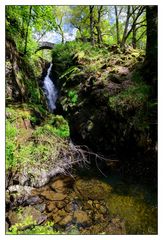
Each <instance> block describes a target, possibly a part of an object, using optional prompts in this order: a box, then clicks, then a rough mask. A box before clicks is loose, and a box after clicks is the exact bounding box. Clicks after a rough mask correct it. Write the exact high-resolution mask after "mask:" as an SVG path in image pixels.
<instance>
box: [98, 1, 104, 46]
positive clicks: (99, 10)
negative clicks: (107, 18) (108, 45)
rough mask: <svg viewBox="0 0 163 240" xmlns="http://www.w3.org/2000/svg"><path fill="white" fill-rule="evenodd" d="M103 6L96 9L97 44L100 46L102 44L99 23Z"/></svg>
mask: <svg viewBox="0 0 163 240" xmlns="http://www.w3.org/2000/svg"><path fill="white" fill-rule="evenodd" d="M102 8H103V6H100V7H99V8H98V17H97V26H96V29H97V42H98V44H99V45H100V44H101V42H102V35H101V28H100V23H101V11H102Z"/></svg>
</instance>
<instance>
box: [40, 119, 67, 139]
mask: <svg viewBox="0 0 163 240" xmlns="http://www.w3.org/2000/svg"><path fill="white" fill-rule="evenodd" d="M46 122H47V123H46V124H44V125H43V126H40V127H37V129H36V131H35V134H36V135H37V136H39V134H44V133H48V134H52V135H54V136H59V137H63V138H66V137H69V136H70V130H69V125H68V122H67V121H66V120H65V119H64V118H63V117H62V116H60V115H56V116H52V117H50V118H49V119H48V120H47V121H46Z"/></svg>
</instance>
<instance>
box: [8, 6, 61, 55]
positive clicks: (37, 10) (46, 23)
mask: <svg viewBox="0 0 163 240" xmlns="http://www.w3.org/2000/svg"><path fill="white" fill-rule="evenodd" d="M30 10H31V11H30ZM55 28H56V22H55V17H54V6H41V5H40V6H18V5H17V6H14V5H12V6H6V31H7V36H10V37H11V38H12V39H14V40H15V42H16V45H17V49H18V50H19V51H20V52H24V49H25V44H26V41H27V54H28V55H31V53H34V52H35V50H36V48H37V42H36V40H35V38H34V37H33V35H35V36H36V35H37V37H39V35H44V34H45V32H46V31H47V32H48V31H51V30H54V29H55Z"/></svg>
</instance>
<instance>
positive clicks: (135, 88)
mask: <svg viewBox="0 0 163 240" xmlns="http://www.w3.org/2000/svg"><path fill="white" fill-rule="evenodd" d="M83 48H84V47H81V46H80V47H77V46H76V45H75V47H73V48H72V46H70V44H67V45H65V46H64V47H63V49H59V51H60V52H59V53H58V52H57V51H58V49H57V48H56V49H54V54H53V66H54V67H53V69H52V70H53V76H57V78H58V79H59V85H60V86H61V87H60V88H61V90H60V98H59V100H58V106H60V108H62V113H63V114H64V115H65V116H66V118H67V119H68V121H69V126H70V133H71V137H72V139H73V140H74V141H75V142H76V143H78V144H85V145H87V146H88V147H90V148H91V149H92V150H93V151H95V152H98V153H102V154H104V155H105V156H109V157H110V158H113V159H117V158H118V159H120V162H121V163H122V165H123V166H126V171H130V170H132V171H133V173H134V174H135V173H136V174H138V175H139V174H140V175H144V174H147V175H149V176H150V170H149V171H148V170H147V168H148V166H150V168H151V169H152V171H153V167H154V166H155V167H156V165H155V161H156V152H155V141H156V136H155V135H154V134H153V133H154V132H155V131H154V129H153V127H152V126H151V117H152V116H153V114H154V105H152V103H151V102H149V100H148V94H149V92H150V87H149V86H148V85H146V84H145V83H144V82H143V80H142V77H141V72H140V68H141V64H142V62H143V59H144V54H143V52H141V51H138V50H134V49H132V48H128V49H127V50H126V51H125V52H121V51H120V50H119V49H118V47H116V46H115V47H114V48H108V47H106V48H104V49H95V48H94V49H93V48H91V47H90V48H88V47H85V48H84V49H83ZM155 133H156V132H155ZM128 165H129V167H128ZM127 169H128V170H127ZM148 169H149V168H148Z"/></svg>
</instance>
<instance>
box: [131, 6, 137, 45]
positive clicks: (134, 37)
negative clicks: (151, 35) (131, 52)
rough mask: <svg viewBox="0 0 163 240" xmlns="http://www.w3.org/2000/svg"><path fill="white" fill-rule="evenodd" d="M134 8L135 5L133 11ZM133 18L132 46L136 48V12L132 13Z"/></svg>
mask: <svg viewBox="0 0 163 240" xmlns="http://www.w3.org/2000/svg"><path fill="white" fill-rule="evenodd" d="M133 10H134V7H132V11H133ZM132 19H133V26H132V46H133V48H134V49H135V48H136V42H137V41H136V32H137V31H136V24H135V13H133V15H132Z"/></svg>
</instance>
